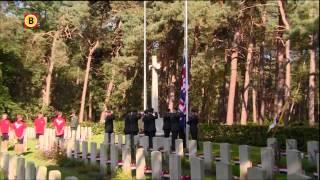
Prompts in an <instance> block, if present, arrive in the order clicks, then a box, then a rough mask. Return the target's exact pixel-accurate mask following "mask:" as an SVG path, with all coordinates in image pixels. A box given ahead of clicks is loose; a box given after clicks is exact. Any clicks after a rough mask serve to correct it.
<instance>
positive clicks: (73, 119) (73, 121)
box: [70, 111, 79, 131]
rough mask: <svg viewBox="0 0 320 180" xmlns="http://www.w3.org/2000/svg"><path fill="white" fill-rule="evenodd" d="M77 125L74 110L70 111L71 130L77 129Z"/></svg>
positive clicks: (77, 121) (77, 120)
mask: <svg viewBox="0 0 320 180" xmlns="http://www.w3.org/2000/svg"><path fill="white" fill-rule="evenodd" d="M78 125H79V119H78V116H77V115H76V112H75V111H72V112H71V120H70V129H71V131H77V128H78Z"/></svg>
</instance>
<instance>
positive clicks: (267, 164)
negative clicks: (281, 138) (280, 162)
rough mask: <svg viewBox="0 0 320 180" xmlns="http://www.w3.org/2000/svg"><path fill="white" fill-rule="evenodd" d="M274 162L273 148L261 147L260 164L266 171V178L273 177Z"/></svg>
mask: <svg viewBox="0 0 320 180" xmlns="http://www.w3.org/2000/svg"><path fill="white" fill-rule="evenodd" d="M274 164H275V159H274V150H273V149H272V148H271V147H265V148H261V166H262V169H263V170H264V171H266V177H267V179H273V168H274Z"/></svg>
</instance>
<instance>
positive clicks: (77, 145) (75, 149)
mask: <svg viewBox="0 0 320 180" xmlns="http://www.w3.org/2000/svg"><path fill="white" fill-rule="evenodd" d="M79 152H80V141H79V140H76V143H75V148H74V158H76V159H78V158H79Z"/></svg>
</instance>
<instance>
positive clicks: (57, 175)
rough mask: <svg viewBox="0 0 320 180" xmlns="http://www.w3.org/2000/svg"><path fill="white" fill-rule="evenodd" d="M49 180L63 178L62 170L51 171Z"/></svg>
mask: <svg viewBox="0 0 320 180" xmlns="http://www.w3.org/2000/svg"><path fill="white" fill-rule="evenodd" d="M48 179H49V180H61V172H60V171H58V170H51V171H49V178H48Z"/></svg>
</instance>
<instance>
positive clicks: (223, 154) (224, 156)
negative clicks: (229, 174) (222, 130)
mask: <svg viewBox="0 0 320 180" xmlns="http://www.w3.org/2000/svg"><path fill="white" fill-rule="evenodd" d="M220 158H221V162H223V163H225V164H229V163H230V161H231V152H230V144H229V143H220Z"/></svg>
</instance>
